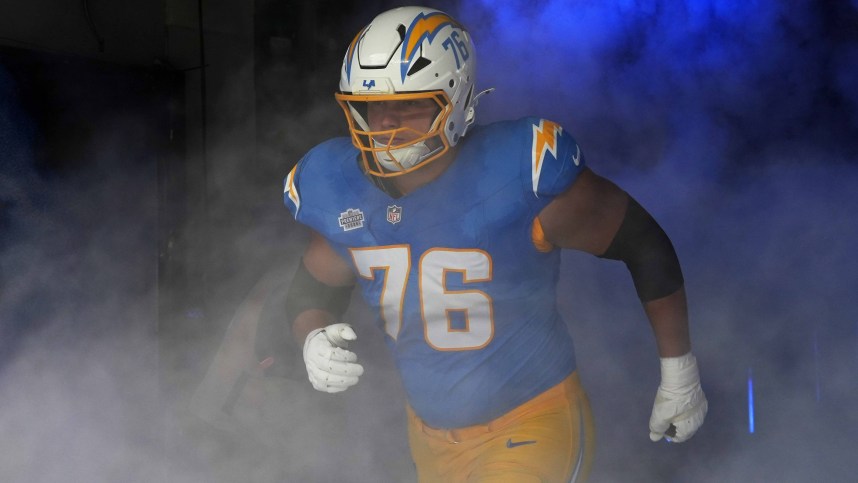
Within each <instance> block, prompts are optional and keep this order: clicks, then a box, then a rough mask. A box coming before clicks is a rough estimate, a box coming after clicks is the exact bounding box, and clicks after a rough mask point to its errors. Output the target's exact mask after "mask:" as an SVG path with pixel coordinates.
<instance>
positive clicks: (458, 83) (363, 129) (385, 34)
mask: <svg viewBox="0 0 858 483" xmlns="http://www.w3.org/2000/svg"><path fill="white" fill-rule="evenodd" d="M475 80H476V55H475V52H474V44H473V42H471V36H470V35H469V34H468V32H467V31H466V30H465V29H464V27H462V25H461V24H459V23H458V22H457V21H456V20H454V19H453V18H451V17H450V16H449V15H447V14H446V13H444V12H441V11H439V10H435V9H432V8H425V7H400V8H396V9H393V10H389V11H387V12H384V13H382V14H380V15H379V16H377V17H376V18H375V19H373V20H372V22H370V24H369V25H367V26H366V27H364V28H363V29H362V30H361V31H360V32H358V34H357V36H356V37H355V38H354V40H353V41H352V43H351V45H349V48H348V50H347V51H346V55H345V58H344V59H343V67H342V71H341V73H340V92H339V93H337V94H336V95H335V96H336V99H337V101H338V102H339V104H340V106H341V107H342V108H343V111H344V112H345V114H346V118H347V119H348V123H349V130H350V132H351V136H352V142H353V143H354V145H355V146H356V147H357V148H358V149H359V150H360V151H361V156H362V158H363V163H364V167H365V169H366V171H367V172H368V173H370V174H372V175H374V176H380V177H390V176H398V175H402V174H405V173H408V172H410V171H413V170H415V169H417V168H418V167H420V166H424V165H426V164H427V163H429V162H430V161H432V160H434V159H438V158H439V157H440V156H442V155H443V154H444V153H446V152H447V150H449V149H450V148H451V147H452V146H455V145H456V144H457V143H458V142H459V140H460V139H461V138H462V136H464V135H465V133H466V132H467V130H468V127H469V126H470V125H471V124H473V122H474V107H475V106H476V103H477V97H479V95H475V94H474V82H475ZM425 99H430V100H431V101H432V102H434V103H435V104H436V105H437V110H434V111H432V112H431V113H430V115H432V116H434V118H433V120H432V121H431V123H429V126H428V129H427V130H425V131H423V130H422V129H421V130H416V129H415V128H413V127H404V126H403V127H399V126H397V127H391V128H382V129H379V128H378V126H376V130H373V129H371V128H370V122H369V116H368V111H369V110H371V109H373V108H377V106H381V104H376V105H374V106H372V105H370V103H374V102H390V101H397V102H399V101H401V102H411V103H412V104H413V103H415V102H422V103H423V104H422V105H423V106H426V105H427V104H426V102H427V101H424V100H425ZM403 105H405V104H403ZM429 106H430V109H431V103H429Z"/></svg>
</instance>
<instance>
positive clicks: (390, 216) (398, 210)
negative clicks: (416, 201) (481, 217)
mask: <svg viewBox="0 0 858 483" xmlns="http://www.w3.org/2000/svg"><path fill="white" fill-rule="evenodd" d="M387 221H388V222H390V223H391V224H394V225H395V224H397V223H399V222H400V221H402V207H401V206H396V205H392V206H388V207H387Z"/></svg>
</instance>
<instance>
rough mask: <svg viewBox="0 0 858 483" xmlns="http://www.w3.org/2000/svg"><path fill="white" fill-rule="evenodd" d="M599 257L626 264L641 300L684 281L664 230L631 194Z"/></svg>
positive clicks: (658, 295) (669, 290)
mask: <svg viewBox="0 0 858 483" xmlns="http://www.w3.org/2000/svg"><path fill="white" fill-rule="evenodd" d="M599 257H600V258H609V259H611V260H622V261H623V262H624V263H625V264H626V267H628V269H629V272H630V273H631V275H632V280H633V281H634V284H635V290H637V293H638V297H639V298H640V299H641V301H643V302H649V301H650V300H655V299H659V298H661V297H665V296H667V295H670V294H672V293H673V292H675V291H677V290H679V288H680V287H682V284H683V283H684V280H683V278H682V269H681V268H680V266H679V259H678V258H677V256H676V251H675V250H674V249H673V244H672V243H671V242H670V238H668V236H667V233H665V232H664V230H662V229H661V226H659V225H658V223H657V222H656V221H655V220H654V219H653V217H652V216H651V215H650V214H649V213H647V211H646V210H645V209H644V208H643V207H642V206H641V205H640V204H638V202H637V201H635V199H634V198H632V197H631V196H629V204H628V208H626V214H625V216H624V217H623V222H622V224H621V225H620V228H619V230H617V234H616V235H614V239H613V241H611V246H609V247H608V250H607V251H605V253H603V254H602V255H599Z"/></svg>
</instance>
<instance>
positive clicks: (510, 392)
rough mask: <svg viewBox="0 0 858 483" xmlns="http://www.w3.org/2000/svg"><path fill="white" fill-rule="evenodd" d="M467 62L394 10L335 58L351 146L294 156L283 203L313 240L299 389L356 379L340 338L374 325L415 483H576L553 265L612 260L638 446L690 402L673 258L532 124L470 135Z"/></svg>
mask: <svg viewBox="0 0 858 483" xmlns="http://www.w3.org/2000/svg"><path fill="white" fill-rule="evenodd" d="M476 75H477V73H476V52H475V50H474V44H473V42H472V39H471V36H470V35H469V33H468V31H467V30H466V29H465V28H464V27H463V26H462V25H461V24H460V23H458V22H457V21H456V20H454V19H453V18H451V17H450V16H449V15H447V14H445V13H443V12H441V11H438V10H434V9H430V8H422V7H403V8H397V9H394V10H390V11H387V12H385V13H382V14H381V15H379V16H378V17H376V18H375V19H374V20H373V21H372V22H371V23H370V24H369V25H367V26H366V27H365V28H363V29H362V30H361V31H360V32H358V34H357V36H355V38H354V40H353V41H352V42H351V45H349V47H348V49H347V51H346V54H345V59H344V61H343V65H342V70H341V74H340V85H339V92H338V93H336V95H335V97H336V99H337V101H338V103H339V104H340V106H341V107H342V109H343V111H344V113H345V116H346V119H347V122H348V126H349V130H350V134H351V136H350V138H337V139H332V140H329V141H327V142H324V143H322V144H320V145H318V146H316V147H315V148H313V149H312V150H310V151H309V152H308V153H307V154H306V155H305V156H304V157H303V158H302V159H301V160H300V162H299V163H298V164H297V165H296V166H295V168H294V169H293V170H292V171H291V172H290V173H289V174H288V176H287V177H286V180H285V188H284V201H285V203H286V205H287V206H288V208H289V210H290V211H291V212H292V214H293V215H294V217H295V219H296V220H298V221H299V222H301V223H302V224H304V225H306V226H307V227H309V229H310V230H311V239H310V242H309V245H308V247H307V248H306V252H305V253H304V256H303V260H302V263H301V264H300V266H299V269H298V271H297V273H296V275H295V278H294V280H293V282H292V284H291V288H290V290H289V292H288V294H287V311H288V312H289V313H288V317H289V318H290V320H291V321H292V327H293V334H294V336H295V337H296V339H297V341H298V342H299V343H300V344H301V345H303V355H304V361H305V363H306V367H307V372H308V376H309V379H310V382H311V383H312V385H313V387H314V388H316V389H318V390H320V391H325V392H330V393H334V392H339V391H344V390H346V389H347V388H349V387H350V386H352V385H354V384H356V383H357V382H358V379H359V377H360V376H361V374H362V373H363V367H362V366H361V365H360V364H359V363H358V356H357V354H355V353H354V352H353V351H351V350H349V342H350V341H353V340H355V338H356V333H355V331H354V330H353V328H352V327H351V326H350V325H349V324H348V323H347V322H344V321H342V320H340V318H341V316H342V314H343V313H344V311H345V309H346V307H347V304H348V300H349V294H350V292H351V290H352V287H353V286H354V285H355V284H357V285H359V286H360V289H361V291H362V293H363V296H364V299H365V300H366V302H367V303H368V304H369V305H370V307H371V308H372V309H374V310H375V311H376V313H377V314H378V323H379V326H380V328H381V329H382V330H383V331H384V333H385V336H386V341H387V344H388V346H389V348H390V351H391V353H392V355H393V357H394V358H395V361H396V365H397V367H398V369H399V371H400V374H401V378H402V382H403V386H404V388H405V392H406V394H407V414H408V433H409V443H410V449H411V453H412V456H413V459H414V462H415V463H416V467H417V473H418V477H419V479H420V481H433V482H434V481H515V482H522V481H557V482H560V481H570V480H571V481H581V480H583V479H584V478H586V475H587V473H588V469H589V466H590V462H591V459H592V455H593V420H592V415H591V411H590V406H589V403H588V401H587V396H586V394H585V392H584V389H583V388H582V387H581V382H580V380H579V377H578V374H577V372H576V362H575V356H574V349H573V344H572V340H571V337H570V335H569V333H568V331H567V328H566V324H565V322H564V321H563V319H562V318H561V316H560V314H559V313H558V310H557V304H556V299H555V298H556V286H557V279H558V267H559V263H560V250H561V249H575V250H583V251H585V252H588V253H591V254H593V255H597V256H599V257H603V258H610V259H617V260H622V261H623V262H625V263H626V265H627V267H628V269H629V271H630V273H631V277H632V278H633V281H634V284H635V288H636V290H637V293H638V295H639V297H640V299H641V301H642V303H643V307H644V309H645V312H646V314H647V316H648V318H649V320H650V322H651V325H652V330H653V332H654V334H655V338H656V341H657V346H658V352H659V355H660V357H661V384H660V386H659V387H658V389H657V392H656V397H655V403H654V406H653V410H652V417H651V419H650V423H649V433H650V437H651V438H652V440H653V441H657V440H659V439H661V438H663V437H666V438H670V440H672V441H674V442H681V441H685V440H686V439H688V438H690V437H691V436H692V435H693V434H694V432H695V431H697V428H698V427H699V426H700V425H701V423H702V422H703V418H704V416H705V414H706V410H707V402H706V398H705V397H704V394H703V392H702V390H701V387H700V380H699V375H698V369H697V362H696V359H695V357H694V355H692V353H691V344H690V340H689V333H688V321H687V309H686V297H685V293H684V289H683V278H682V273H681V270H680V266H679V262H678V260H677V257H676V254H675V252H674V249H673V246H672V244H671V242H670V240H669V239H668V237H667V235H666V234H665V233H664V231H663V230H662V229H661V228H660V227H659V225H658V224H657V223H656V221H655V220H654V219H653V218H652V217H651V216H650V215H649V214H648V213H647V212H646V211H645V210H644V209H643V208H642V207H641V206H640V205H639V204H638V203H637V202H636V201H635V200H634V199H632V198H631V197H630V196H629V195H628V194H627V193H626V192H624V191H623V190H621V189H620V188H618V187H617V186H616V185H614V184H613V183H612V182H610V181H608V180H607V179H604V178H602V177H600V176H598V175H596V174H595V173H593V171H591V170H590V169H589V168H588V167H587V166H586V164H585V161H584V156H583V155H582V153H581V150H580V148H579V147H578V144H577V143H576V142H575V140H574V139H573V138H572V136H571V135H570V134H569V132H568V131H566V130H565V129H563V128H562V127H561V126H560V125H558V124H557V123H555V122H552V121H550V120H547V119H540V118H535V117H533V118H524V119H519V120H515V121H507V122H498V123H493V124H490V125H486V126H479V125H475V124H474V118H475V108H476V105H477V101H478V99H479V98H480V96H481V95H482V94H484V92H477V91H476V90H475V87H474V86H475V80H476Z"/></svg>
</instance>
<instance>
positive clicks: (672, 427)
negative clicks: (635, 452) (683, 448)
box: [649, 352, 709, 443]
mask: <svg viewBox="0 0 858 483" xmlns="http://www.w3.org/2000/svg"><path fill="white" fill-rule="evenodd" d="M708 409H709V404H708V403H707V402H706V396H705V395H704V394H703V389H702V388H701V387H700V373H699V371H698V370H697V359H695V357H694V355H692V354H691V353H690V352H689V353H688V354H685V355H684V356H680V357H662V358H661V384H660V385H659V386H658V392H657V393H656V395H655V404H653V407H652V416H650V418H649V431H650V433H649V439H651V440H653V441H658V440H660V439H661V438H662V437H664V438H665V439H666V440H668V441H671V442H674V443H681V442H683V441H686V440H688V439H689V438H691V437H692V436H693V435H694V433H695V432H696V431H697V428H699V427H700V425H701V424H703V419H704V418H705V417H706V411H707V410H708Z"/></svg>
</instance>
